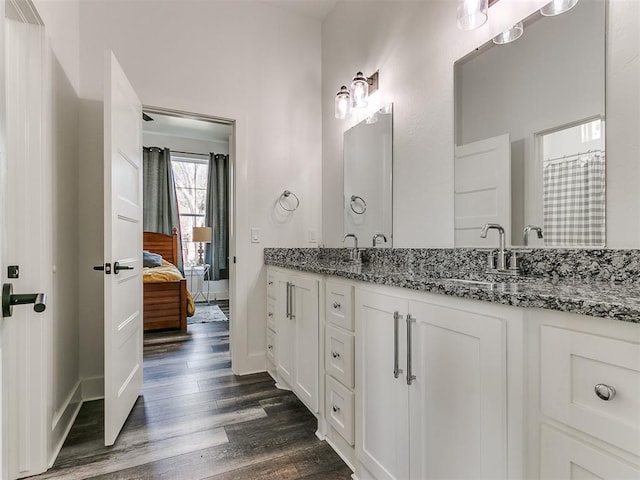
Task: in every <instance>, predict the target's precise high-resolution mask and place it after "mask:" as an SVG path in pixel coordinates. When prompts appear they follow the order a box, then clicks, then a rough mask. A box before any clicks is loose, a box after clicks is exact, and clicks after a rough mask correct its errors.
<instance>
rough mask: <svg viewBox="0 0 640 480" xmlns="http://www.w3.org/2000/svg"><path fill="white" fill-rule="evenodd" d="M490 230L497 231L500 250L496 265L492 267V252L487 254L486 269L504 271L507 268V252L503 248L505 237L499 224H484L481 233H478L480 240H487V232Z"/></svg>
mask: <svg viewBox="0 0 640 480" xmlns="http://www.w3.org/2000/svg"><path fill="white" fill-rule="evenodd" d="M491 229H496V230H498V233H499V234H500V249H499V250H498V262H497V265H495V266H493V252H489V259H488V261H487V268H488V269H490V270H492V269H498V270H506V268H507V260H506V259H507V252H506V247H505V236H504V228H502V225H500V224H499V223H485V225H484V227H482V231H481V232H480V237H481V238H487V232H488V231H489V230H491Z"/></svg>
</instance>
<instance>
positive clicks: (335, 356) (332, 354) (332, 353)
mask: <svg viewBox="0 0 640 480" xmlns="http://www.w3.org/2000/svg"><path fill="white" fill-rule="evenodd" d="M331 356H332V357H333V358H340V354H339V353H338V352H331Z"/></svg>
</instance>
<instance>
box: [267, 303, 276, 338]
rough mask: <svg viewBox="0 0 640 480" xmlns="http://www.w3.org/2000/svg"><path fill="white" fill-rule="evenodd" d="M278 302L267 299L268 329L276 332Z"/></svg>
mask: <svg viewBox="0 0 640 480" xmlns="http://www.w3.org/2000/svg"><path fill="white" fill-rule="evenodd" d="M275 319H276V301H275V300H274V299H272V298H269V297H267V328H270V329H271V330H273V331H274V332H275V331H276V320H275Z"/></svg>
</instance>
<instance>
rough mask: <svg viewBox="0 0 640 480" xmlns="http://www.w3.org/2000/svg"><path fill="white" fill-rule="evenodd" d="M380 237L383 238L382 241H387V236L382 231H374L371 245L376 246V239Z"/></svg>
mask: <svg viewBox="0 0 640 480" xmlns="http://www.w3.org/2000/svg"><path fill="white" fill-rule="evenodd" d="M379 237H382V240H384V243H387V237H386V236H385V235H384V233H376V234H374V235H373V246H374V247H375V246H376V240H377V239H378V238H379Z"/></svg>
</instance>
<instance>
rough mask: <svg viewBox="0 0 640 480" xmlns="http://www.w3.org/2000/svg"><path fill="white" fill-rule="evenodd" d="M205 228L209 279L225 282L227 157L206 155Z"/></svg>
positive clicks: (227, 243)
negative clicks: (208, 229) (210, 234)
mask: <svg viewBox="0 0 640 480" xmlns="http://www.w3.org/2000/svg"><path fill="white" fill-rule="evenodd" d="M205 226H207V227H211V228H212V229H213V238H212V243H210V244H207V246H206V249H205V263H208V264H209V265H211V276H210V279H212V280H222V279H225V278H229V155H222V154H215V153H211V154H209V178H208V181H207V206H206V214H205Z"/></svg>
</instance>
